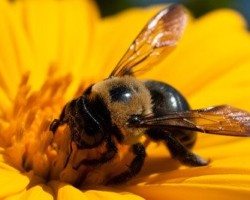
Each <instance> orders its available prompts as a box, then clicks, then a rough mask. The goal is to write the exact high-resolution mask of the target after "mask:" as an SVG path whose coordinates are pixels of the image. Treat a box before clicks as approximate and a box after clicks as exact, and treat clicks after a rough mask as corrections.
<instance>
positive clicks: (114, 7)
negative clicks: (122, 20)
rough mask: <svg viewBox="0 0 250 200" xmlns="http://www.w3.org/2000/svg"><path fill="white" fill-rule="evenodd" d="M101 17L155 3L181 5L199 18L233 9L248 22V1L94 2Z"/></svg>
mask: <svg viewBox="0 0 250 200" xmlns="http://www.w3.org/2000/svg"><path fill="white" fill-rule="evenodd" d="M96 2H97V3H98V5H99V7H100V10H101V13H102V16H108V15H112V14H115V13H117V12H120V11H122V10H124V9H127V8H130V7H135V6H136V7H137V6H149V5H153V4H157V3H181V4H183V5H185V6H186V7H187V8H188V9H189V10H191V12H192V13H193V14H194V16H196V17H199V16H201V15H203V14H204V13H206V12H209V11H211V10H214V9H217V8H233V9H236V10H238V11H240V12H241V13H242V14H243V15H244V16H245V17H246V18H247V19H248V22H250V0H217V1H216V0H172V1H169V0H96Z"/></svg>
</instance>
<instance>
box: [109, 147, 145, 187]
mask: <svg viewBox="0 0 250 200" xmlns="http://www.w3.org/2000/svg"><path fill="white" fill-rule="evenodd" d="M131 150H132V153H133V154H134V155H135V157H134V159H133V160H132V162H131V163H130V165H129V166H128V169H127V170H126V171H124V172H122V173H121V174H119V175H116V176H114V177H112V178H111V179H110V180H109V181H108V182H107V183H106V184H107V185H113V184H120V183H123V182H126V181H128V180H129V179H131V178H132V177H134V176H136V175H137V174H138V173H139V172H140V170H141V168H142V166H143V163H144V160H145V157H146V152H145V148H144V146H143V144H141V143H137V144H134V145H132V146H131Z"/></svg>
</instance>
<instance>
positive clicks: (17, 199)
mask: <svg viewBox="0 0 250 200" xmlns="http://www.w3.org/2000/svg"><path fill="white" fill-rule="evenodd" d="M25 193H26V190H23V191H22V192H19V193H17V194H14V195H9V196H7V197H6V198H4V200H20V199H22V197H23V195H24V194H25Z"/></svg>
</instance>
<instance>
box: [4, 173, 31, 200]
mask: <svg viewBox="0 0 250 200" xmlns="http://www.w3.org/2000/svg"><path fill="white" fill-rule="evenodd" d="M28 183H29V179H28V178H27V177H26V176H24V175H21V174H19V173H17V172H12V171H9V170H4V169H0V198H3V197H6V196H9V195H12V194H16V193H18V192H20V191H22V190H24V189H25V187H26V186H27V185H28Z"/></svg>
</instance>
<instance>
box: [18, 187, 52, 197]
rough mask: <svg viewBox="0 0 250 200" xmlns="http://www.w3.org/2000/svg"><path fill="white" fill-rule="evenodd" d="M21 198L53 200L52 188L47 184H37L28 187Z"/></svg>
mask: <svg viewBox="0 0 250 200" xmlns="http://www.w3.org/2000/svg"><path fill="white" fill-rule="evenodd" d="M21 199H25V200H26V199H27V200H29V199H30V200H33V199H36V200H45V199H46V200H53V199H54V198H53V195H52V190H51V189H50V188H49V187H47V186H45V185H37V186H34V187H32V188H30V189H28V190H27V191H26V192H25V193H24V194H23V195H22V198H21Z"/></svg>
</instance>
